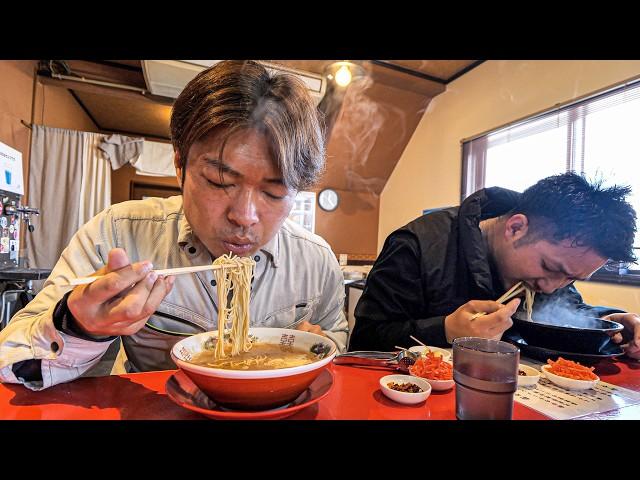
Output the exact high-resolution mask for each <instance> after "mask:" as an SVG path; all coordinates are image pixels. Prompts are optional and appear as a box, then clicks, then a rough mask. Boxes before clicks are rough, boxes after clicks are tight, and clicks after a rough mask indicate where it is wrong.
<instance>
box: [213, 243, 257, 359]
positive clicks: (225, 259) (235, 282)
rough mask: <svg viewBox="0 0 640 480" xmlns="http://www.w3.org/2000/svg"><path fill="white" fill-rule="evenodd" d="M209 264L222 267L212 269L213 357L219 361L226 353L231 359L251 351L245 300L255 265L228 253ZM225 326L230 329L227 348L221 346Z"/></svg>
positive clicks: (224, 338)
mask: <svg viewBox="0 0 640 480" xmlns="http://www.w3.org/2000/svg"><path fill="white" fill-rule="evenodd" d="M213 264H214V265H220V266H223V267H226V268H219V269H216V270H214V275H215V277H216V288H217V294H218V340H217V342H216V347H215V349H214V351H213V355H214V357H215V358H216V359H222V358H224V357H226V356H227V355H228V354H230V355H231V356H235V355H238V354H240V353H242V352H248V351H249V350H250V349H251V341H250V340H249V322H250V318H249V299H250V297H251V279H252V277H253V269H254V267H255V265H256V262H255V261H253V260H252V259H251V258H246V257H237V256H232V255H231V253H229V255H226V254H225V255H222V256H220V257H218V258H216V259H215V260H214V262H213ZM227 326H229V327H230V329H231V333H230V335H229V336H228V339H229V344H230V346H231V348H230V349H228V348H226V346H225V344H226V342H225V340H226V338H227V337H225V334H224V333H225V328H227Z"/></svg>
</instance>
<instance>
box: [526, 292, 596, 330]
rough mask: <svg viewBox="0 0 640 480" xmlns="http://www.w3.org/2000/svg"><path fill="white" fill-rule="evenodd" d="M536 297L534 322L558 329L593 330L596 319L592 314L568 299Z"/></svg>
mask: <svg viewBox="0 0 640 480" xmlns="http://www.w3.org/2000/svg"><path fill="white" fill-rule="evenodd" d="M539 297H540V295H536V298H535V300H536V301H534V304H533V308H534V310H533V315H532V316H533V321H534V322H539V323H546V324H549V325H554V326H557V327H577V328H593V327H594V321H593V319H594V318H595V317H596V315H594V314H593V313H592V312H590V311H589V310H585V309H579V308H577V307H576V304H575V303H574V302H572V301H571V299H569V298H567V297H559V298H554V299H552V300H548V298H549V297H546V298H544V299H542V298H539Z"/></svg>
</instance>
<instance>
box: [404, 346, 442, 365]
mask: <svg viewBox="0 0 640 480" xmlns="http://www.w3.org/2000/svg"><path fill="white" fill-rule="evenodd" d="M409 351H410V352H415V353H419V354H420V355H422V356H423V357H424V356H426V355H427V352H428V351H431V352H433V353H434V354H435V355H436V356H437V355H440V356H441V357H442V359H443V360H444V361H446V362H449V361H451V352H450V351H449V350H445V349H444V348H440V347H430V346H426V347H424V346H422V345H416V346H415V347H411V348H409Z"/></svg>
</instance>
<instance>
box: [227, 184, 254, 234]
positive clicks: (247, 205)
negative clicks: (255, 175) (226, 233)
mask: <svg viewBox="0 0 640 480" xmlns="http://www.w3.org/2000/svg"><path fill="white" fill-rule="evenodd" d="M228 218H229V220H230V221H231V222H232V223H235V224H236V225H239V226H241V227H250V226H251V225H254V224H256V223H258V208H257V205H256V195H255V193H254V192H253V191H251V190H243V191H241V192H240V193H239V195H237V196H236V197H235V198H233V199H232V200H231V206H230V207H229V213H228Z"/></svg>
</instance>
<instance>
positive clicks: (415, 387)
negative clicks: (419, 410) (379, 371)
mask: <svg viewBox="0 0 640 480" xmlns="http://www.w3.org/2000/svg"><path fill="white" fill-rule="evenodd" d="M380 390H382V393H383V394H384V395H385V396H387V397H388V398H390V399H391V400H393V401H394V402H398V403H404V404H405V405H415V404H416V403H421V402H424V401H425V400H426V399H427V397H429V395H430V394H431V385H430V384H429V382H427V381H426V380H424V379H423V378H418V377H414V376H412V375H387V376H384V377H382V378H381V379H380Z"/></svg>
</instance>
